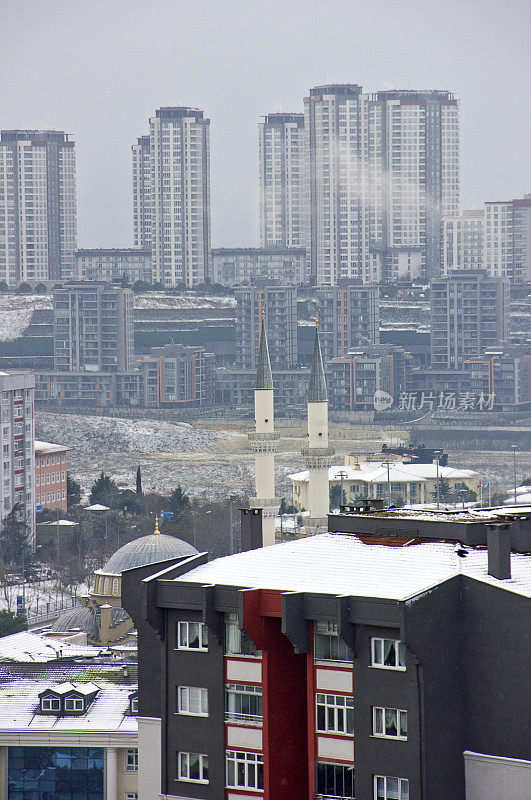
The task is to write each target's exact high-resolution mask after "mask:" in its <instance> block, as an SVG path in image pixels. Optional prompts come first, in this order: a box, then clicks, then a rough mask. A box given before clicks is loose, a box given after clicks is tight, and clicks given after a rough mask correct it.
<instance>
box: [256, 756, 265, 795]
mask: <svg viewBox="0 0 531 800" xmlns="http://www.w3.org/2000/svg"><path fill="white" fill-rule="evenodd" d="M256 788H257V789H263V788H264V765H263V763H262V762H259V763H258V765H257V775H256Z"/></svg>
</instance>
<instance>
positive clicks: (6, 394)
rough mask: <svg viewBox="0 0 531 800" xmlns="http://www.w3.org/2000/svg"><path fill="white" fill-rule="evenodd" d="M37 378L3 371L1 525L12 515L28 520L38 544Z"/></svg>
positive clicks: (0, 383) (30, 535)
mask: <svg viewBox="0 0 531 800" xmlns="http://www.w3.org/2000/svg"><path fill="white" fill-rule="evenodd" d="M34 387H35V378H34V376H33V375H31V374H30V373H26V372H16V373H15V372H13V373H7V372H0V396H1V405H0V451H1V453H2V502H1V504H0V526H2V525H3V524H4V523H5V521H6V517H8V515H9V514H11V513H12V514H13V518H14V520H15V521H16V522H18V523H25V525H26V534H27V537H28V542H29V543H30V545H31V546H32V547H34V545H35V456H34V452H35V422H34V392H35V389H34Z"/></svg>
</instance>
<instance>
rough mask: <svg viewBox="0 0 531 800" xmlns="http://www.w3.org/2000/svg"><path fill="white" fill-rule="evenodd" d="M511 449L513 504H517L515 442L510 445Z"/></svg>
mask: <svg viewBox="0 0 531 800" xmlns="http://www.w3.org/2000/svg"><path fill="white" fill-rule="evenodd" d="M511 450H512V451H513V481H514V504H515V505H516V504H517V500H516V450H517V447H516V445H515V444H512V445H511Z"/></svg>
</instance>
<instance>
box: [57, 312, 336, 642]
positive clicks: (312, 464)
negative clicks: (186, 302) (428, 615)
mask: <svg viewBox="0 0 531 800" xmlns="http://www.w3.org/2000/svg"><path fill="white" fill-rule="evenodd" d="M254 396H255V430H254V431H253V432H252V433H249V441H250V444H251V447H252V449H253V451H254V454H255V494H256V496H255V497H251V498H250V500H249V507H250V508H251V509H260V511H261V526H262V529H261V545H262V546H267V545H272V544H274V543H275V520H276V516H277V514H278V511H279V506H280V499H279V498H277V497H276V496H275V451H276V443H277V440H278V434H277V433H275V420H274V389H273V376H272V372H271V362H270V358H269V350H268V346H267V337H266V330H265V325H264V319H263V318H262V327H261V333H260V349H259V356H258V366H257V371H256V382H255V392H254ZM333 454H334V450H333V448H332V447H330V446H329V444H328V398H327V392H326V382H325V374H324V368H323V359H322V356H321V348H320V344H319V335H318V330H317V324H316V330H315V345H314V354H313V363H312V370H311V374H310V381H309V384H308V445H307V446H305V447H303V448H302V455H303V457H304V459H305V462H306V466H307V468H308V472H309V487H308V510H309V512H310V516H309V519H307V520H306V527H307V528H310V529H311V528H312V527H314V528H317V527H319V526H321V525H325V524H326V515H327V513H328V468H329V467H330V465H331V460H332V456H333ZM191 555H197V550H196V549H195V547H192V545H190V544H188V542H184V541H182V540H181V539H177V538H176V537H174V536H167V535H166V534H163V533H160V531H159V527H158V521H156V522H155V530H154V532H153V533H152V534H150V535H149V536H142V537H140V538H139V539H134V540H133V541H132V542H128V543H127V544H125V545H124V546H123V547H120V549H119V550H117V551H116V553H114V555H112V556H111V557H110V559H109V560H108V561H107V563H106V564H105V566H103V567H102V568H101V569H98V570H96V572H95V573H94V588H93V589H92V591H91V592H90V594H88V595H85V596H84V597H83V598H82V605H81V606H80V607H78V608H72V609H69V610H68V611H65V612H64V613H63V614H61V616H60V617H59V618H58V619H57V620H56V622H55V623H54V624H53V625H52V627H51V631H50V632H51V633H52V634H54V633H56V634H59V635H60V634H62V633H72V632H74V631H76V632H79V633H85V634H86V637H87V643H88V644H94V645H103V646H106V647H116V646H122V645H127V644H133V643H135V642H136V631H135V629H134V624H133V621H132V619H131V618H130V617H129V615H128V614H127V612H126V611H125V610H124V609H123V608H122V605H121V590H122V572H123V571H124V570H127V569H131V568H132V567H141V566H145V565H146V564H154V563H156V562H159V561H166V560H169V559H184V558H188V557H189V556H191Z"/></svg>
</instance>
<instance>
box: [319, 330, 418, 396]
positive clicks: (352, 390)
mask: <svg viewBox="0 0 531 800" xmlns="http://www.w3.org/2000/svg"><path fill="white" fill-rule="evenodd" d="M412 364H413V357H412V356H411V355H410V354H409V353H406V352H405V351H404V350H403V349H402V348H401V347H393V346H392V345H375V346H373V347H368V348H364V349H363V350H360V351H359V352H355V351H352V352H350V353H347V354H346V355H344V356H338V357H337V358H333V359H331V360H330V361H328V362H327V364H326V366H327V370H328V371H329V374H330V378H329V380H328V384H327V385H328V394H329V400H330V406H331V408H332V409H334V410H337V411H358V410H372V409H373V408H374V402H375V395H376V392H381V391H383V392H386V393H387V394H389V395H390V396H391V397H392V398H395V397H398V395H399V394H400V392H403V391H408V390H410V389H411V371H412Z"/></svg>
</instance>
